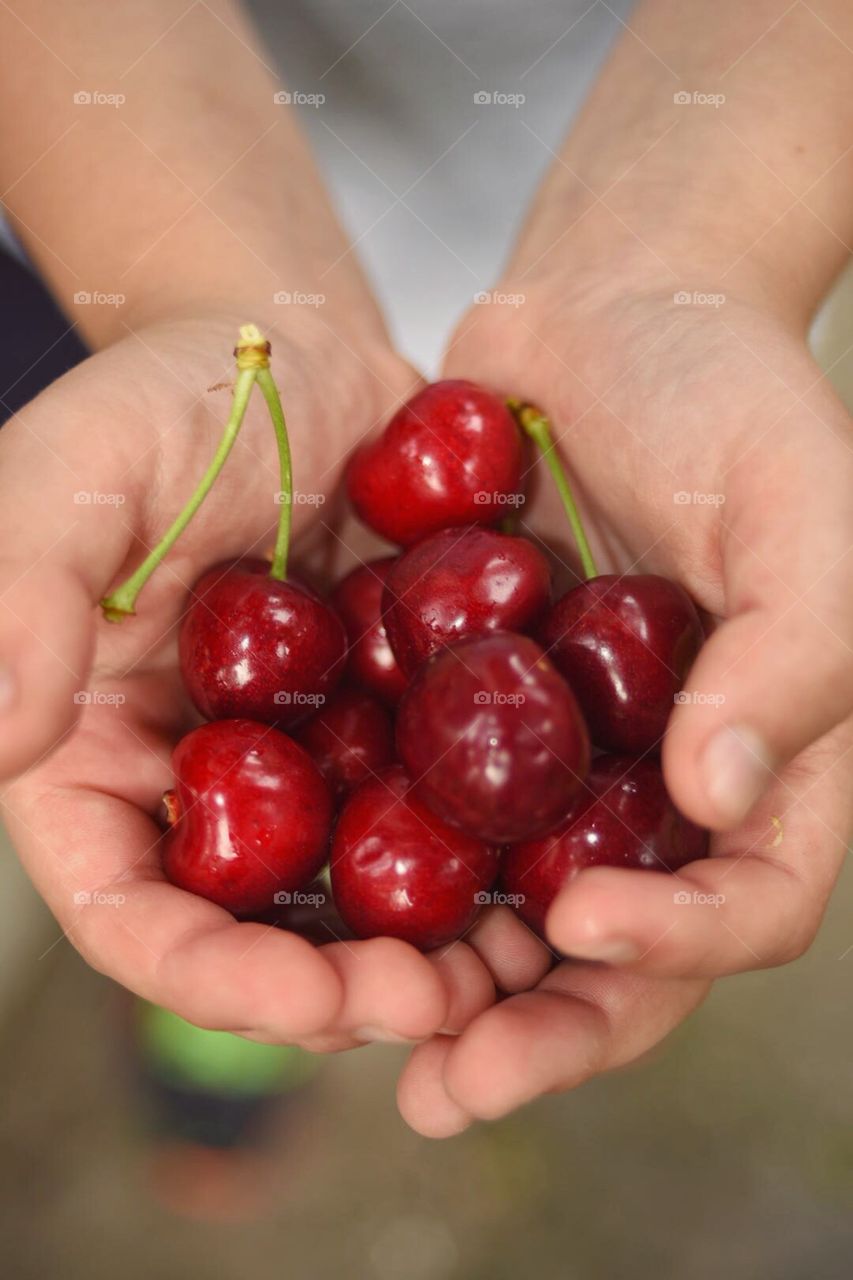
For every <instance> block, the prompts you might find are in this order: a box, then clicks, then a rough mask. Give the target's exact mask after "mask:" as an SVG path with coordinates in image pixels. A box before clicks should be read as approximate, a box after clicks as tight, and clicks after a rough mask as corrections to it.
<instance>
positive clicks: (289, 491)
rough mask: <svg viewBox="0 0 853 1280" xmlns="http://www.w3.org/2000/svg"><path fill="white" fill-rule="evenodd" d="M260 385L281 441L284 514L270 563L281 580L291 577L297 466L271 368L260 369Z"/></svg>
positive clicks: (281, 497)
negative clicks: (293, 460) (288, 565)
mask: <svg viewBox="0 0 853 1280" xmlns="http://www.w3.org/2000/svg"><path fill="white" fill-rule="evenodd" d="M258 386H259V387H260V389H261V393H262V395H263V397H264V399H265V400H266V402H267V408H268V409H269V411H270V417H271V418H272V425H273V429H274V430H275V438H276V443H277V445H278V464H279V474H280V477H281V493H280V496H279V501H280V503H281V515H280V516H279V518H278V532H277V534H276V539H275V549H274V551H273V557H272V564H271V566H270V577H271V578H275V579H276V580H277V581H278V582H284V581H285V579H286V578H287V555H288V551H289V550H290V527H291V524H292V521H293V467H292V464H291V458H290V440H289V439H288V435H287V423H286V422H285V418H284V410H283V409H282V407H281V399H280V397H279V394H278V387H277V386H276V385H275V380H274V378H273V376H272V374H271V373H270V371H269V369H268V368H265V369H259V370H258Z"/></svg>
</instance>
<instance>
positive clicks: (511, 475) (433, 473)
mask: <svg viewBox="0 0 853 1280" xmlns="http://www.w3.org/2000/svg"><path fill="white" fill-rule="evenodd" d="M522 459H523V443H522V438H521V434H520V432H519V430H518V427H517V425H516V422H515V419H514V418H513V416H512V414H511V413H510V411H509V410H508V409H507V407H506V405H505V404H504V402H503V401H502V400H501V399H500V398H499V397H498V396H495V395H493V394H492V392H491V391H486V390H484V389H483V388H482V387H478V386H476V385H475V384H474V383H473V382H464V381H445V382H434V383H432V384H431V385H430V386H428V387H424V389H423V390H422V391H419V392H418V393H417V395H414V396H413V397H412V399H411V400H409V401H408V402H407V403H406V404H404V405H403V406H402V408H400V409H399V410H398V411H397V413H396V414H395V415H394V417H393V418H392V419H391V421H390V422H389V423H388V426H387V427H386V428H385V430H384V431H383V433H382V435H381V436H380V437H379V438H378V439H377V440H374V441H372V442H371V443H370V444H367V445H364V446H362V448H360V449H359V450H358V452H357V453H356V454H354V455H353V458H352V460H351V462H350V465H349V469H348V472H347V487H348V490H349V496H350V500H351V501H352V504H353V506H354V507H355V509H356V511H357V513H358V515H359V516H360V517H361V519H362V520H363V521H364V523H365V524H367V525H369V526H370V528H371V529H374V530H375V531H376V533H379V534H381V535H382V537H383V538H387V539H388V541H389V542H396V543H399V544H400V545H401V546H409V545H410V544H411V543H413V542H416V541H417V540H418V539H419V538H423V537H426V535H427V534H429V533H435V532H436V531H437V530H438V529H443V528H445V527H446V526H448V525H463V524H486V525H489V524H496V523H497V522H498V520H500V519H501V518H502V517H503V516H505V515H506V514H507V511H508V510H513V509H514V504H515V502H516V500H517V496H518V494H519V489H520V484H521V467H522Z"/></svg>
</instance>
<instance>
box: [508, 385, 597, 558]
mask: <svg viewBox="0 0 853 1280" xmlns="http://www.w3.org/2000/svg"><path fill="white" fill-rule="evenodd" d="M508 404H509V407H510V409H512V411H513V412H514V414H515V416H516V418H517V420H518V423H519V426H520V427H521V429H522V431H523V432H524V433H525V435H527V436H529V437H530V439H531V440H532V441H533V442H534V444H536V446H537V447H538V449H539V450H540V452H541V454H542V457H543V458H544V459H545V462H546V464H547V466H548V470H549V471H550V472H551V475H552V476H553V477H554V483H555V484H556V486H557V491H558V492H559V494H560V498H561V499H562V502H563V506H564V508H565V511H566V515H567V516H568V518H569V524H570V525H571V527H572V533H573V535H574V539H575V543H576V544H577V549H578V553H579V555H580V558H581V565H582V566H583V572H584V577H585V578H586V579H587V580H589V579H590V578H597V577H598V570H597V569H596V567H595V561H594V560H593V558H592V551H591V550H590V545H589V542H588V541H587V536H586V530H585V529H584V527H583V521H582V520H581V518H580V513H579V512H578V508H577V503H576V502H575V497H574V494H573V493H572V489H571V485H570V484H569V479H568V476H567V475H566V469H565V467H564V466H563V463H562V459H561V458H560V455H559V454H558V453H557V446H556V445H555V443H554V437H553V436H552V434H551V424H550V422H549V421H548V419H547V418H546V417H545V415H544V414H543V413H540V412H539V410H538V409H536V408H534V406H533V405H532V404H519V402H518V401H517V400H510V401H508Z"/></svg>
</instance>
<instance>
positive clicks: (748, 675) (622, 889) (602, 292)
mask: <svg viewBox="0 0 853 1280" xmlns="http://www.w3.org/2000/svg"><path fill="white" fill-rule="evenodd" d="M611 278H612V279H613V280H614V281H615V282H616V284H615V285H614V284H610V283H605V282H602V281H601V280H599V279H584V276H583V272H582V271H580V272H577V273H576V274H575V275H574V276H573V277H572V279H571V281H570V282H568V281H566V280H562V281H560V280H556V279H555V280H554V281H552V282H551V283H550V284H548V285H546V286H544V287H543V286H541V285H537V286H536V287H535V289H531V288H530V286H529V284H528V285H527V287H526V288H525V282H523V281H522V282H514V281H509V282H508V283H507V284H506V285H505V287H503V288H502V289H501V291H500V292H501V295H503V296H509V297H512V298H514V299H515V301H518V299H519V297H525V302H524V304H523V305H520V306H518V307H511V306H503V307H502V306H500V305H493V306H491V307H486V306H478V307H475V308H474V310H473V311H472V313H471V314H470V315H468V316H467V317H466V318H465V320H464V321H463V323H462V325H461V326H460V329H459V331H458V333H457V335H456V338H455V340H454V342H453V344H452V345H451V348H450V351H449V355H448V360H447V372H448V373H449V374H451V375H455V376H463V375H464V376H466V377H471V378H473V379H475V380H478V381H481V382H483V383H484V384H485V385H488V386H491V387H493V388H495V389H497V390H500V391H502V392H504V393H506V394H512V395H515V396H520V397H523V398H525V399H528V400H530V401H532V402H534V403H536V404H537V405H538V406H539V407H540V408H542V409H543V410H544V411H545V412H546V413H547V414H548V415H549V416H550V418H551V420H552V424H553V427H554V433H555V436H556V437H557V438H558V441H559V446H558V447H559V449H560V451H561V453H562V455H563V457H564V459H565V460H566V462H567V463H568V465H569V467H570V470H571V473H572V475H573V476H574V477H575V480H576V488H577V490H578V493H579V497H580V501H581V506H582V508H583V510H584V514H585V521H586V525H587V529H588V532H589V534H590V536H591V541H592V543H593V547H594V550H595V553H596V558H597V563H598V568H599V570H600V571H602V572H611V571H640V570H646V571H651V572H659V573H663V574H666V575H669V576H672V577H674V578H676V579H678V580H679V581H680V582H682V583H683V584H684V585H685V586H686V587H687V589H688V590H689V591H690V592H691V594H692V595H693V597H694V598H695V599H696V600H697V602H698V603H699V605H700V606H701V607H702V609H703V610H704V611H705V612H706V614H707V615H708V619H709V629H710V631H711V634H710V636H709V639H708V641H707V643H706V644H705V646H704V648H703V650H702V652H701V654H700V656H699V658H698V659H697V661H696V663H695V666H694V668H693V670H692V671H691V673H690V676H689V679H688V681H687V684H686V687H685V689H684V691H683V694H682V695H681V697H680V699H679V701H678V703H677V705H675V706H674V708H673V713H672V716H671V720H670V724H669V727H668V730H667V734H666V738H665V741H664V744H663V764H664V771H665V775H666V780H667V784H668V786H669V789H670V792H671V794H672V796H673V798H674V799H675V801H676V803H677V804H678V805H679V807H680V808H681V809H682V810H683V811H684V812H685V813H686V814H688V815H689V816H690V817H691V818H693V819H695V820H696V821H697V822H700V823H702V824H704V825H706V826H709V827H710V828H712V830H713V831H714V833H715V834H714V835H713V837H712V843H711V855H712V856H711V857H710V858H709V859H707V860H705V861H702V862H697V863H693V864H691V865H690V866H688V867H685V868H684V869H683V870H681V871H679V872H678V873H676V874H674V875H665V874H662V873H646V872H640V871H629V870H619V869H615V868H595V869H589V870H586V871H584V872H582V873H581V874H580V875H579V876H578V877H577V878H576V879H575V880H573V881H572V883H571V885H570V886H568V887H567V888H566V889H565V890H564V891H563V893H562V894H561V895H560V896H559V897H558V899H557V900H556V902H555V904H554V906H553V907H552V910H551V913H550V915H549V918H548V922H547V931H548V938H549V941H550V943H551V944H552V945H553V947H554V949H555V951H556V952H557V953H559V954H561V955H563V956H566V955H568V956H571V957H572V959H571V960H563V961H562V962H561V963H560V964H559V965H558V966H557V967H556V968H555V969H550V968H549V967H548V966H547V965H546V964H544V963H543V965H542V973H541V974H539V975H538V979H539V980H538V982H535V981H534V985H533V986H532V989H530V990H529V991H525V992H524V994H517V995H512V996H511V997H510V998H509V999H507V1000H504V1001H503V1002H501V1003H499V1004H498V1005H496V1006H495V1007H494V1008H492V1009H489V1010H487V1011H484V1012H483V1013H482V1014H480V1015H479V1017H477V1018H475V1019H474V1020H473V1022H472V1023H471V1025H470V1026H469V1027H468V1028H467V1030H466V1031H465V1032H464V1034H463V1035H462V1036H461V1037H460V1038H458V1039H453V1040H452V1039H448V1038H446V1037H440V1038H438V1039H436V1040H434V1041H433V1042H431V1043H430V1044H429V1045H425V1046H420V1047H419V1048H418V1049H416V1050H415V1052H414V1054H413V1056H412V1058H411V1060H410V1062H409V1065H408V1067H407V1069H406V1071H405V1073H404V1076H403V1078H402V1080H401V1086H400V1100H401V1106H402V1107H403V1110H404V1114H406V1115H407V1117H408V1118H409V1120H410V1121H411V1123H413V1124H414V1125H415V1127H416V1128H418V1129H420V1130H421V1131H423V1132H425V1133H432V1134H436V1135H437V1134H443V1133H450V1132H455V1131H457V1130H459V1129H461V1128H463V1127H465V1125H466V1124H467V1123H469V1122H470V1120H471V1119H472V1118H475V1117H483V1118H493V1117H495V1116H497V1115H501V1114H504V1113H505V1112H507V1111H509V1110H511V1109H512V1108H513V1107H515V1106H517V1105H519V1104H520V1103H522V1102H524V1101H527V1100H529V1099H530V1098H532V1097H534V1096H536V1095H537V1094H539V1093H544V1092H549V1091H553V1090H555V1089H560V1088H568V1087H571V1086H572V1085H574V1084H576V1083H578V1082H579V1081H580V1080H582V1079H584V1078H586V1077H587V1076H588V1075H589V1074H593V1073H595V1072H597V1071H600V1070H603V1069H606V1068H608V1067H610V1066H613V1065H621V1064H623V1063H625V1062H627V1061H630V1060H631V1059H632V1058H634V1057H636V1056H637V1055H638V1054H640V1053H643V1052H644V1051H645V1050H647V1049H648V1048H650V1047H651V1045H652V1044H654V1042H655V1041H656V1040H657V1039H659V1038H660V1037H661V1036H663V1035H664V1034H665V1033H666V1032H667V1031H668V1030H669V1029H670V1028H671V1027H672V1026H674V1025H675V1024H677V1023H678V1022H679V1021H680V1020H681V1019H682V1018H683V1017H684V1016H685V1015H686V1014H687V1013H688V1012H689V1010H690V1009H692V1008H693V1007H694V1006H695V1004H696V1003H698V1001H699V1000H700V999H701V997H702V995H703V994H704V991H705V990H706V988H707V984H708V980H709V979H712V978H714V977H716V976H719V975H722V974H730V973H734V972H737V971H740V970H748V969H753V968H760V967H765V966H770V965H777V964H782V963H784V962H786V961H789V960H791V959H794V958H795V957H797V956H799V955H800V954H801V953H802V952H803V951H804V950H805V949H806V948H807V947H808V945H809V944H810V943H811V941H812V939H813V938H814V935H815V933H816V930H817V928H818V926H819V923H820V920H821V917H822V914H823V910H824V907H825V905H826V902H827V899H828V897H829V894H830V892H831V889H832V886H833V883H834V881H835V878H836V876H837V873H838V870H839V868H840V865H841V861H842V858H843V856H844V852H845V850H846V847H847V842H848V838H849V835H850V832H851V825H852V824H853V796H852V795H851V789H850V786H849V759H850V756H849V752H850V748H851V746H853V717H852V716H851V712H853V512H851V507H850V502H849V494H850V492H851V485H853V432H851V426H850V420H849V417H848V415H847V413H846V411H845V409H844V407H843V405H842V404H841V403H840V402H839V400H838V399H837V397H836V396H835V394H834V393H833V391H832V389H831V388H830V386H829V385H828V383H827V381H826V378H825V376H824V375H823V374H822V372H821V370H820V369H819V368H818V366H817V365H816V363H815V362H814V360H813V359H812V357H811V356H810V354H809V352H808V350H807V346H806V341H805V335H804V333H802V332H800V331H798V330H797V328H796V327H795V326H793V325H792V324H790V323H789V322H787V321H784V320H782V319H780V318H776V317H774V316H773V315H771V314H768V313H767V312H766V311H765V310H764V309H763V308H761V307H759V306H756V305H755V303H754V302H752V301H750V302H747V301H746V300H740V299H738V297H728V298H727V299H726V300H725V302H722V303H719V304H717V305H715V304H714V303H713V302H710V303H708V302H706V303H705V304H704V305H703V304H702V303H701V302H699V303H697V304H695V305H692V304H691V305H685V304H683V303H681V302H677V301H676V300H675V298H674V296H673V294H672V293H664V292H662V291H656V290H653V289H647V288H645V287H632V285H631V283H630V281H628V280H625V279H622V278H621V277H620V274H619V272H617V271H614V272H613V273H612V276H611ZM541 472H542V468H541V466H537V467H536V468H535V476H534V477H533V480H534V483H533V484H532V492H531V494H530V496H529V497H528V502H527V505H526V507H525V509H524V513H523V514H522V526H523V531H525V532H527V533H529V534H530V535H531V536H533V537H534V538H539V539H541V540H542V541H543V542H544V543H546V544H547V545H548V546H549V547H550V548H551V549H552V550H553V551H555V552H556V553H557V555H558V556H559V557H560V558H561V559H562V560H563V562H564V563H565V564H566V565H567V567H571V568H572V569H573V568H574V567H575V565H576V560H575V559H574V557H573V553H572V549H571V540H570V537H569V534H568V530H567V527H566V522H565V518H564V516H563V514H562V512H561V510H560V509H559V507H558V504H557V500H556V497H555V495H554V494H553V492H552V490H551V487H550V485H549V483H548V478H547V476H544V475H542V474H541ZM483 927H485V926H483ZM492 927H493V928H494V926H492ZM501 929H502V932H503V936H502V937H501V939H500V942H499V946H498V955H506V954H508V953H509V954H514V953H515V952H517V951H518V949H519V948H520V947H523V946H525V945H528V944H526V943H525V940H524V938H523V937H522V934H521V931H522V929H523V926H521V925H520V924H519V922H517V921H509V920H506V919H505V920H504V921H503V924H502V925H501ZM484 954H485V955H486V958H487V962H489V963H491V964H492V967H493V968H494V963H495V962H494V956H493V955H492V954H491V953H490V951H489V950H488V949H487V950H486V952H485V953H484ZM596 962H606V966H605V964H602V963H596ZM546 969H547V972H546ZM531 976H533V977H535V975H531ZM497 982H498V986H500V987H503V989H504V990H510V991H511V990H514V989H515V990H517V988H513V987H512V986H508V985H507V982H506V979H504V980H501V979H500V977H498V978H497ZM524 985H525V986H529V985H530V984H529V983H525V984H524Z"/></svg>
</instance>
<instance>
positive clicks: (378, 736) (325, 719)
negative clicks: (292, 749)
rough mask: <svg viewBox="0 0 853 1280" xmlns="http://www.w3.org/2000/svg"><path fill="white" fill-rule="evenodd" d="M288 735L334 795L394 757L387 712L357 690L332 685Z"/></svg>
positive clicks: (341, 792) (383, 765)
mask: <svg viewBox="0 0 853 1280" xmlns="http://www.w3.org/2000/svg"><path fill="white" fill-rule="evenodd" d="M294 737H295V738H296V741H297V742H299V743H301V744H302V746H303V747H304V748H305V750H306V751H307V752H308V754H309V755H310V756H311V758H312V760H313V761H314V763H315V764H316V765H317V768H318V769H319V770H320V772H321V773H322V775H323V777H324V778H325V779H326V781H327V782H328V783H329V785H330V787H331V788H332V790H333V791H334V792H335V795H336V796H338V797H341V796H343V795H346V793H347V792H349V791H351V790H352V789H353V787H356V786H358V784H359V783H360V782H363V781H364V779H365V778H369V777H370V776H371V775H372V774H375V773H377V772H378V771H379V770H380V769H384V768H385V767H386V765H389V764H391V763H392V762H393V760H394V756H395V750H394V726H393V724H392V721H391V716H390V715H389V714H388V711H387V710H386V708H385V707H384V706H383V705H382V703H381V702H379V701H378V699H376V698H374V697H372V696H371V695H370V694H369V693H365V691H364V690H363V689H354V688H345V689H336V690H335V692H334V693H333V694H332V696H331V697H330V698H329V699H328V701H327V702H326V703H325V704H324V705H323V706H322V707H321V708H320V710H319V711H317V712H316V713H315V714H314V715H313V716H312V717H311V719H310V720H306V721H305V723H304V724H302V725H300V726H299V728H298V729H297V730H296V732H295V734H294Z"/></svg>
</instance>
